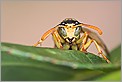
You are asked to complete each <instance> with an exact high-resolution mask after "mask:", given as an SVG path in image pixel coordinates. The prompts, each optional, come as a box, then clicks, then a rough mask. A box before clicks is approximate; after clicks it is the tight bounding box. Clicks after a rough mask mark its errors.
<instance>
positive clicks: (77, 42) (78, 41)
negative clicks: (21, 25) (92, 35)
mask: <svg viewBox="0 0 122 82" xmlns="http://www.w3.org/2000/svg"><path fill="white" fill-rule="evenodd" d="M85 37H86V33H84V35H83V36H82V37H81V38H80V39H79V40H77V41H76V44H80V43H82V41H83V39H84V38H85Z"/></svg>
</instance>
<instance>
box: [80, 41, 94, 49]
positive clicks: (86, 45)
mask: <svg viewBox="0 0 122 82" xmlns="http://www.w3.org/2000/svg"><path fill="white" fill-rule="evenodd" d="M92 42H93V40H89V41H88V42H87V43H86V44H85V45H84V46H83V47H81V50H80V51H86V50H87V49H88V47H89V46H90V45H91V43H92Z"/></svg>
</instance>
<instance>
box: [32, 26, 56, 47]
mask: <svg viewBox="0 0 122 82" xmlns="http://www.w3.org/2000/svg"><path fill="white" fill-rule="evenodd" d="M54 31H55V28H51V29H50V30H48V31H47V32H45V33H44V34H43V36H42V37H41V38H40V40H39V41H38V42H37V43H35V44H34V45H33V46H35V47H36V46H37V45H38V44H41V43H42V42H43V41H44V40H45V39H46V38H47V37H48V36H49V35H50V33H52V32H54Z"/></svg>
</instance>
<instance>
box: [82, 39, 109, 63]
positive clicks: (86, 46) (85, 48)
mask: <svg viewBox="0 0 122 82" xmlns="http://www.w3.org/2000/svg"><path fill="white" fill-rule="evenodd" d="M92 42H94V44H95V46H96V48H97V50H98V52H99V53H98V54H101V55H102V57H103V58H104V59H105V60H106V61H107V63H110V61H109V60H108V58H107V57H106V56H105V55H104V54H103V52H102V50H101V49H100V47H99V45H98V44H97V42H96V41H95V40H90V41H89V42H87V43H86V44H85V45H84V46H83V48H81V51H86V50H87V49H88V47H89V46H90V45H91V43H92Z"/></svg>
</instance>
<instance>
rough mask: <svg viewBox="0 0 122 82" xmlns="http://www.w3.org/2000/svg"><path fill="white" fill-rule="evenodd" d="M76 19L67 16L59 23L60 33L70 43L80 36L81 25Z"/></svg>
mask: <svg viewBox="0 0 122 82" xmlns="http://www.w3.org/2000/svg"><path fill="white" fill-rule="evenodd" d="M79 24H81V23H79V22H78V21H77V20H75V19H71V18H67V19H65V20H63V21H62V22H61V23H60V24H59V28H58V33H59V35H60V36H61V37H62V38H63V39H65V40H66V41H67V42H68V43H73V42H75V41H76V40H77V39H78V38H79V37H80V32H81V28H82V27H81V26H79Z"/></svg>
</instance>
